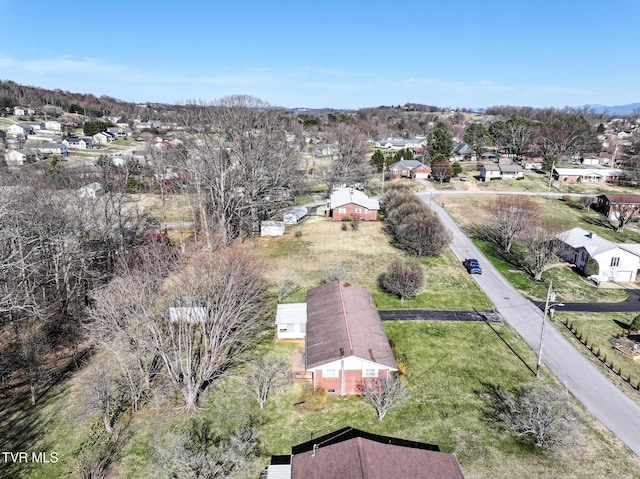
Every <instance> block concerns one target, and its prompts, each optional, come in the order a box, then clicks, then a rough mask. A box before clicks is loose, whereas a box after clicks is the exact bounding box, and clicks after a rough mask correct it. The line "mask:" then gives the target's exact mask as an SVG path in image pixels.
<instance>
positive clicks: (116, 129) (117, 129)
mask: <svg viewBox="0 0 640 479" xmlns="http://www.w3.org/2000/svg"><path fill="white" fill-rule="evenodd" d="M107 131H108V132H109V133H111V135H113V136H115V137H116V138H129V137H130V136H131V128H129V127H128V126H111V127H109V128H107Z"/></svg>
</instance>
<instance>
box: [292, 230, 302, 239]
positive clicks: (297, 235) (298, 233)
mask: <svg viewBox="0 0 640 479" xmlns="http://www.w3.org/2000/svg"><path fill="white" fill-rule="evenodd" d="M293 236H295V237H296V238H300V237H301V236H302V231H296V232H295V234H294V235H293Z"/></svg>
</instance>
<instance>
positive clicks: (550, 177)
mask: <svg viewBox="0 0 640 479" xmlns="http://www.w3.org/2000/svg"><path fill="white" fill-rule="evenodd" d="M555 167H556V162H555V161H552V162H551V170H549V188H548V189H547V197H548V198H551V181H552V180H553V169H554V168H555ZM549 286H551V285H549Z"/></svg>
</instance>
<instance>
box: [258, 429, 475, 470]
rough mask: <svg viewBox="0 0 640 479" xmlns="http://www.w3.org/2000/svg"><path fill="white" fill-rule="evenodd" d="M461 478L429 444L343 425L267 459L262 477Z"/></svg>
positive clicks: (450, 459) (449, 458)
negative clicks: (269, 460)
mask: <svg viewBox="0 0 640 479" xmlns="http://www.w3.org/2000/svg"><path fill="white" fill-rule="evenodd" d="M284 477H286V478H289V479H308V478H322V479H333V478H341V479H389V478H394V479H464V475H463V474H462V469H460V464H459V463H458V459H457V458H456V456H455V455H454V454H450V453H446V452H441V451H440V448H439V447H438V446H437V445H434V444H427V443H423V442H416V441H407V440H404V439H398V438H395V437H389V436H380V435H378V434H370V433H367V432H364V431H359V430H358V429H354V428H352V427H345V428H342V429H339V430H337V431H334V432H332V433H329V434H325V435H324V436H320V437H317V438H315V439H312V440H310V441H307V442H305V443H302V444H298V445H297V446H294V447H292V448H291V455H290V456H273V457H272V458H271V465H270V466H269V467H268V469H267V479H280V478H284Z"/></svg>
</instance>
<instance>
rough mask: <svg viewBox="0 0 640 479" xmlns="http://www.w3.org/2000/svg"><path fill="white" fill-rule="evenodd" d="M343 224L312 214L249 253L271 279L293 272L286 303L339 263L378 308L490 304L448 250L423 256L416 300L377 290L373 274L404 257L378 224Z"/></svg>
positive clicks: (462, 307)
mask: <svg viewBox="0 0 640 479" xmlns="http://www.w3.org/2000/svg"><path fill="white" fill-rule="evenodd" d="M341 225H342V223H336V222H333V221H331V220H330V219H327V218H324V217H318V216H312V217H309V218H307V219H306V220H305V221H303V222H302V223H301V224H300V225H296V226H294V227H288V228H287V232H286V234H285V235H284V236H282V237H275V238H260V239H258V240H256V241H255V243H254V247H253V251H254V253H255V254H256V255H257V256H258V257H259V258H260V260H261V262H262V263H263V265H264V267H265V269H266V270H267V271H269V272H270V273H269V277H270V278H271V279H272V280H277V278H279V277H282V276H283V275H285V276H287V275H290V274H291V273H293V274H294V275H295V276H296V277H297V278H298V279H299V283H300V289H299V290H298V292H297V293H296V294H294V295H293V296H291V297H290V298H288V299H287V301H288V302H300V301H304V298H305V294H306V290H307V289H308V288H312V287H314V286H318V284H319V281H320V274H321V272H322V271H323V270H325V269H330V268H333V267H334V266H335V265H336V262H340V263H342V265H344V266H345V268H346V270H347V272H348V273H349V274H350V275H351V276H352V282H353V283H354V284H357V285H359V286H362V287H364V288H367V289H369V290H370V291H371V292H372V294H373V296H374V299H375V300H376V304H377V306H378V308H380V309H415V308H419V309H434V310H438V309H459V310H472V309H473V308H477V309H487V308H490V307H491V303H490V302H489V300H488V299H487V298H486V296H485V295H484V293H482V292H481V291H480V289H479V288H478V286H477V285H476V283H475V282H474V281H473V280H472V279H471V278H470V277H469V275H468V274H467V272H466V271H465V269H464V268H463V267H462V265H460V264H459V263H458V262H457V261H456V260H455V258H454V257H453V255H452V254H451V253H450V252H448V251H447V252H446V253H445V254H444V255H442V256H441V257H439V258H423V259H421V262H422V263H423V264H424V266H425V275H426V287H425V290H424V292H423V293H421V294H419V295H418V296H416V297H415V298H412V299H410V300H405V301H404V302H400V301H399V300H398V299H397V298H395V297H393V296H390V295H388V294H386V293H383V292H381V291H379V289H378V284H377V278H378V276H379V275H380V274H381V273H382V272H384V271H385V270H386V268H387V266H388V264H389V263H390V262H391V260H393V259H394V258H398V257H401V258H406V257H408V255H406V254H405V253H404V252H402V251H400V250H398V249H397V248H395V247H394V246H393V245H392V244H391V239H390V238H389V236H388V235H386V234H385V233H384V231H383V229H382V227H383V224H382V223H380V222H362V223H361V224H360V227H359V228H358V229H357V230H353V229H351V228H349V229H348V230H347V231H342V229H341Z"/></svg>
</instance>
